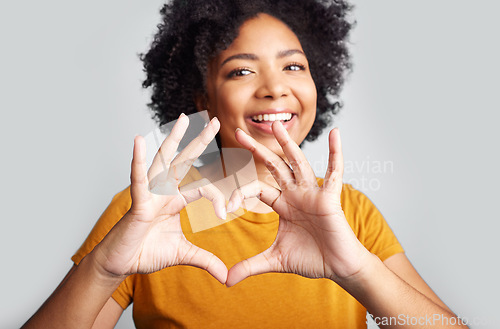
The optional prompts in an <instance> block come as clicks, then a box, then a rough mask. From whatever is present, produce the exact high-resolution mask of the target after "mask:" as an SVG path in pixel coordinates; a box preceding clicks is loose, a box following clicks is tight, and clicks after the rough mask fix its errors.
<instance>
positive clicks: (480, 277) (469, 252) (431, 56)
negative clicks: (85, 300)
mask: <svg viewBox="0 0 500 329" xmlns="http://www.w3.org/2000/svg"><path fill="white" fill-rule="evenodd" d="M162 2H163V1H160V0H155V1H151V0H149V1H124V0H121V1H117V0H110V1H105V2H102V1H99V2H98V1H95V0H91V1H85V2H73V1H62V0H48V1H33V0H27V1H2V2H1V4H0V45H1V52H0V84H1V85H0V90H1V97H0V108H1V129H0V134H1V135H0V136H1V139H0V141H1V161H0V168H1V177H2V179H1V198H0V202H1V208H0V209H1V217H2V218H1V222H2V228H1V229H0V250H1V251H0V252H1V259H2V262H1V271H0V276H1V282H2V289H1V291H2V297H1V298H0V319H1V320H0V327H1V328H16V327H19V326H21V324H22V323H24V321H26V320H27V319H28V318H29V317H30V316H31V315H32V313H33V312H35V310H36V309H37V308H38V307H39V306H40V305H41V304H42V302H43V301H44V300H45V299H46V298H47V297H48V296H49V295H50V294H51V292H52V291H53V290H54V288H55V287H56V286H57V284H58V283H59V282H60V280H61V279H62V278H63V276H64V275H65V273H66V272H67V271H68V270H69V268H70V267H71V265H72V263H71V261H70V257H71V256H72V254H73V253H74V251H75V250H76V249H77V248H78V247H79V246H80V244H81V243H82V242H83V240H84V239H85V237H86V236H87V234H88V233H89V231H90V229H91V228H92V226H93V224H94V223H95V221H96V220H97V218H98V217H99V215H100V214H101V213H102V211H103V210H104V209H105V207H106V206H107V205H108V203H109V202H110V200H111V198H112V196H113V195H114V194H115V193H117V192H119V191H121V190H122V189H124V188H125V187H126V186H127V185H128V184H129V174H130V160H131V156H132V143H133V138H134V135H135V134H136V133H139V134H142V135H145V134H147V133H148V132H149V131H151V130H152V129H153V127H154V126H153V124H152V121H151V120H150V119H149V112H148V110H147V108H146V106H145V104H146V103H147V102H148V93H147V92H145V91H143V90H142V89H141V86H140V84H141V81H142V79H143V73H142V66H141V63H140V61H139V60H138V57H137V53H139V52H142V51H145V50H146V49H147V46H148V44H149V42H150V41H151V36H152V33H153V32H154V31H155V26H156V24H157V23H158V22H159V15H158V9H159V8H160V6H161V4H162ZM355 3H356V9H355V11H354V16H355V18H356V20H357V22H358V23H357V27H356V29H355V30H354V31H353V33H352V38H351V40H352V48H351V49H352V53H353V56H354V64H355V65H354V72H353V74H352V75H351V76H350V78H349V80H348V82H347V84H346V87H345V89H344V92H343V100H344V103H345V107H344V109H343V110H342V112H341V113H340V114H339V116H338V118H337V121H336V123H335V125H337V126H339V127H340V131H341V134H342V140H343V149H344V155H345V161H346V174H345V181H346V182H351V183H352V184H353V185H355V186H356V187H358V188H360V189H361V190H362V191H363V192H365V193H366V194H367V195H368V196H369V197H370V198H371V199H372V200H373V201H374V203H375V204H376V205H377V207H378V208H379V209H380V210H381V211H382V213H383V214H384V216H385V217H386V219H387V221H388V222H389V224H390V225H391V227H392V228H393V230H394V231H395V233H396V235H397V236H398V238H399V240H400V241H401V242H402V244H403V247H404V248H405V249H406V252H407V255H408V257H409V258H410V260H411V261H412V262H413V264H414V265H415V267H416V268H417V270H418V271H419V272H420V274H421V275H422V277H423V278H424V279H425V280H426V281H427V282H428V283H429V285H430V286H431V287H432V288H433V289H434V290H435V291H436V293H437V294H438V295H439V296H440V297H441V298H442V299H443V300H444V301H445V303H447V304H448V305H449V306H450V307H451V308H452V309H453V310H454V311H455V312H456V313H457V314H458V315H459V316H462V317H465V318H467V319H469V320H471V321H472V320H474V321H475V322H474V324H472V325H471V327H472V328H485V329H486V328H498V326H499V323H500V320H499V319H498V318H497V316H496V312H497V306H498V304H497V300H498V299H497V296H498V295H500V288H499V284H498V281H497V280H498V279H497V276H498V269H499V266H498V255H497V253H498V250H499V248H498V244H497V240H498V238H497V235H498V230H499V228H500V225H499V224H498V220H499V216H498V214H497V211H496V206H497V205H498V201H497V199H498V195H499V193H498V187H499V183H500V174H499V173H498V171H497V170H498V169H497V168H498V160H499V159H498V156H497V152H498V141H499V140H500V133H499V132H498V130H497V129H496V128H497V125H498V119H499V118H500V116H499V115H498V111H499V110H500V108H499V104H498V103H499V102H498V77H499V75H500V64H499V62H498V58H500V45H499V41H498V40H499V39H498V31H499V30H500V21H499V20H498V19H497V13H498V12H500V3H498V2H495V1H486V0H478V1H475V2H470V1H463V0H441V1H430V0H419V1H416V0H412V1H401V0H385V1H373V0H364V1H356V2H355ZM305 152H306V154H307V156H308V158H309V159H310V160H311V164H312V166H313V168H314V169H315V170H316V172H317V174H318V175H323V173H324V168H325V167H324V165H325V164H326V159H327V143H326V135H324V136H322V138H320V140H318V141H317V142H315V143H313V144H308V145H307V147H306V148H305ZM132 327H133V323H132V319H131V308H129V309H128V310H127V311H126V312H125V313H124V315H123V316H122V318H121V320H120V322H119V324H118V325H117V328H132Z"/></svg>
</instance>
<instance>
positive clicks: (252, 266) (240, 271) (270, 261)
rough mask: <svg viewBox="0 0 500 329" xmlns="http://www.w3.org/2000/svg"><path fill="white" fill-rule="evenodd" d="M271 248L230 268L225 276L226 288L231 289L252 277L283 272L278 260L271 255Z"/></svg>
mask: <svg viewBox="0 0 500 329" xmlns="http://www.w3.org/2000/svg"><path fill="white" fill-rule="evenodd" d="M272 247H273V246H271V247H270V248H269V249H267V250H265V251H263V252H261V253H260V254H258V255H255V256H253V257H250V258H248V259H245V260H242V261H241V262H239V263H237V264H235V265H234V266H233V267H231V268H230V269H229V272H228V274H227V280H226V286H228V287H232V286H234V285H235V284H237V283H238V282H240V281H242V280H244V279H246V278H248V277H250V276H253V275H258V274H263V273H269V272H283V271H282V268H281V266H280V265H279V262H278V260H277V259H276V258H275V257H273V256H272V254H271V250H272V249H271V248H272Z"/></svg>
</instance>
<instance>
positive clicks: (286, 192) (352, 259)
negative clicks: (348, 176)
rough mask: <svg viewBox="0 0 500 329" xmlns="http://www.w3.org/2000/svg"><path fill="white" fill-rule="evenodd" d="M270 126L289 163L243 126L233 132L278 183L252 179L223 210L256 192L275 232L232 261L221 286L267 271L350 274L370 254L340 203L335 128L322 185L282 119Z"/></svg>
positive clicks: (343, 276) (323, 275)
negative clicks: (274, 221) (260, 248)
mask: <svg viewBox="0 0 500 329" xmlns="http://www.w3.org/2000/svg"><path fill="white" fill-rule="evenodd" d="M272 129H273V133H274V136H275V137H276V139H277V141H278V143H279V144H280V145H281V148H282V149H283V152H284V154H285V156H286V157H287V159H288V162H289V163H290V166H291V168H290V167H289V165H288V164H287V163H286V162H285V161H284V160H283V159H282V158H281V157H280V156H278V155H277V154H275V153H274V152H272V151H271V150H269V149H268V148H267V147H265V146H264V145H262V144H260V143H258V142H257V141H255V140H254V139H253V138H252V137H250V136H249V135H247V134H246V133H244V132H243V131H242V130H238V131H237V132H236V139H237V140H238V142H240V143H241V144H242V145H243V146H244V147H245V148H246V149H248V150H249V151H250V152H252V154H253V155H254V157H255V158H256V159H257V160H260V161H263V162H265V164H266V167H267V169H268V170H269V171H270V172H271V173H272V175H273V177H274V179H275V180H276V182H277V183H278V185H279V187H280V188H279V189H277V188H275V187H272V186H270V185H267V184H265V183H263V182H260V181H254V182H253V183H250V184H248V185H245V186H243V187H241V188H240V189H238V190H235V191H234V192H233V194H232V196H231V198H230V200H229V203H228V209H227V210H228V212H229V211H231V210H234V209H237V208H238V206H239V205H240V204H241V201H242V200H243V199H246V198H251V197H256V196H257V197H259V198H260V200H261V201H263V202H264V203H265V204H267V205H269V206H270V207H272V208H273V210H274V211H276V212H277V213H278V214H279V228H278V234H277V236H276V239H275V241H274V243H273V244H272V245H271V246H270V247H269V248H268V249H267V250H265V251H264V252H262V253H260V254H258V255H256V256H253V257H251V258H249V259H246V260H243V261H241V262H239V263H237V264H236V265H234V266H233V267H232V268H231V269H230V270H229V274H228V278H227V282H226V285H227V286H233V285H235V284H236V283H238V282H240V281H241V280H243V279H245V278H247V277H249V276H252V275H257V274H261V273H267V272H287V273H296V274H299V275H302V276H305V277H308V278H329V279H332V280H334V281H336V282H339V281H340V280H342V279H347V278H349V277H351V276H352V275H355V274H356V273H358V272H359V271H360V270H361V269H362V268H363V265H364V264H365V262H367V261H368V260H369V257H370V256H371V253H370V252H369V251H368V250H367V249H366V248H365V247H364V246H363V245H362V244H361V243H360V242H359V240H358V239H357V237H356V236H355V234H354V232H353V231H352V229H351V227H350V226H349V224H348V223H347V220H346V218H345V216H344V212H343V211H342V206H341V204H340V194H341V192H342V174H343V158H342V148H341V142H340V135H339V131H338V129H337V128H335V129H333V130H332V131H331V132H330V135H329V149H330V153H329V159H328V169H327V172H326V175H325V179H324V183H323V185H322V186H321V187H320V186H318V183H317V180H316V176H315V174H314V172H313V170H312V168H311V166H310V165H309V163H308V162H307V159H306V158H305V156H304V154H303V153H302V151H301V150H300V148H299V146H298V145H297V144H296V143H295V142H294V141H293V140H292V139H291V138H290V136H289V135H288V132H287V131H286V129H285V128H284V127H283V125H282V124H281V122H279V121H277V122H275V123H273V126H272Z"/></svg>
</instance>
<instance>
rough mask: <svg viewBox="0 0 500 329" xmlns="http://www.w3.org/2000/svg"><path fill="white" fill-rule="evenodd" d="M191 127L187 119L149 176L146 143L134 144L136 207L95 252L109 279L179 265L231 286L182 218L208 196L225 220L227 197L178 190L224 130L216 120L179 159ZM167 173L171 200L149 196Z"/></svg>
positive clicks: (209, 188) (210, 190)
mask: <svg viewBox="0 0 500 329" xmlns="http://www.w3.org/2000/svg"><path fill="white" fill-rule="evenodd" d="M188 125H189V119H188V117H187V116H185V115H184V114H182V115H181V116H180V117H179V119H178V120H177V123H176V124H175V125H174V128H173V129H172V132H171V133H170V134H169V136H168V137H167V138H166V139H165V141H164V142H163V143H162V145H161V147H160V149H159V150H158V153H157V154H156V156H155V158H154V160H153V163H152V165H151V167H150V169H149V171H148V170H147V167H146V161H145V157H146V156H145V154H146V146H145V141H144V138H142V137H141V136H137V137H136V138H135V140H134V155H133V159H132V170H131V175H130V179H131V187H130V191H131V196H132V206H131V208H130V210H129V211H128V212H127V213H126V214H125V215H124V216H123V218H122V219H121V220H120V221H119V222H118V223H117V224H116V225H115V226H114V227H113V229H112V230H111V231H110V232H109V233H108V235H107V236H106V237H105V238H104V239H103V241H102V242H101V243H100V244H99V245H97V246H96V248H95V249H94V251H93V252H92V253H93V256H94V258H95V260H96V262H97V265H98V268H100V269H101V270H102V271H103V273H104V274H105V275H109V276H112V277H117V276H118V277H120V276H123V277H125V276H127V275H130V274H134V273H141V274H148V273H152V272H156V271H159V270H161V269H164V268H166V267H169V266H174V265H191V266H196V267H199V268H202V269H204V270H206V271H208V272H209V273H210V274H211V275H212V276H214V277H215V278H216V279H217V280H219V281H220V282H221V283H225V282H226V278H227V267H226V266H225V264H224V263H223V262H222V261H221V260H220V259H219V258H217V257H216V256H215V255H213V254H212V253H210V252H208V251H206V250H204V249H201V248H198V247H197V246H195V245H193V244H192V243H191V242H189V241H188V240H187V239H186V237H185V236H184V234H183V232H182V229H181V223H180V215H179V212H180V211H181V210H182V209H183V208H184V207H185V206H186V204H187V203H189V202H191V201H193V200H196V199H198V198H201V197H202V196H204V197H206V198H207V199H209V200H211V201H212V203H213V204H214V207H215V211H216V214H217V215H218V216H219V217H221V218H225V214H226V213H225V212H226V209H225V200H224V196H223V195H222V193H221V192H220V191H219V190H217V189H216V188H215V187H214V186H213V185H211V184H209V185H203V186H202V187H198V188H194V189H186V191H184V190H183V192H181V191H179V188H178V185H179V183H180V181H181V180H182V178H183V177H184V176H185V175H186V173H187V171H188V170H189V168H190V167H191V164H192V163H193V161H194V160H195V159H197V158H198V157H199V156H200V155H201V154H202V153H203V151H204V150H205V148H206V147H207V145H208V144H209V143H210V142H211V141H212V139H213V138H214V137H215V135H216V134H217V132H218V131H219V127H220V124H219V121H218V120H217V118H213V119H212V121H210V123H209V124H208V125H207V126H206V127H205V129H204V130H203V131H202V132H201V133H200V135H198V137H197V138H195V139H193V141H191V142H190V143H189V145H188V146H187V147H186V148H185V149H184V150H183V151H182V152H180V153H179V154H178V155H177V156H176V157H175V158H174V155H175V152H176V150H177V147H178V145H179V142H180V140H181V139H182V137H183V136H184V133H185V131H186V129H187V127H188ZM162 172H163V173H166V172H168V181H169V182H173V184H171V189H172V191H171V192H172V193H171V195H159V194H154V193H152V192H150V188H149V185H150V182H151V180H152V179H153V178H155V177H157V176H158V175H160V174H161V173H162ZM197 186H199V185H197Z"/></svg>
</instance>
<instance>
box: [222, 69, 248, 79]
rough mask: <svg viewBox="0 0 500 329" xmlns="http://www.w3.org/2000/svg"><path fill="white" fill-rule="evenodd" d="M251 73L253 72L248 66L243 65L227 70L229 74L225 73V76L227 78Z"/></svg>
mask: <svg viewBox="0 0 500 329" xmlns="http://www.w3.org/2000/svg"><path fill="white" fill-rule="evenodd" d="M252 73H253V71H252V70H250V69H248V68H245V67H240V68H237V69H234V70H232V71H231V72H229V74H228V75H227V77H228V78H234V77H243V76H245V75H249V74H252Z"/></svg>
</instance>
